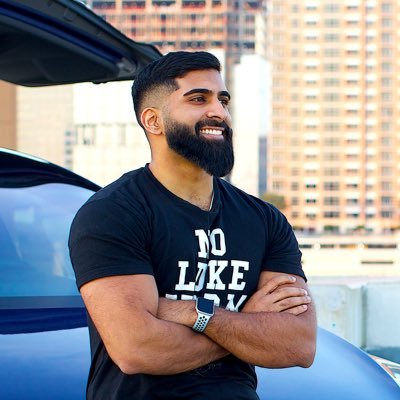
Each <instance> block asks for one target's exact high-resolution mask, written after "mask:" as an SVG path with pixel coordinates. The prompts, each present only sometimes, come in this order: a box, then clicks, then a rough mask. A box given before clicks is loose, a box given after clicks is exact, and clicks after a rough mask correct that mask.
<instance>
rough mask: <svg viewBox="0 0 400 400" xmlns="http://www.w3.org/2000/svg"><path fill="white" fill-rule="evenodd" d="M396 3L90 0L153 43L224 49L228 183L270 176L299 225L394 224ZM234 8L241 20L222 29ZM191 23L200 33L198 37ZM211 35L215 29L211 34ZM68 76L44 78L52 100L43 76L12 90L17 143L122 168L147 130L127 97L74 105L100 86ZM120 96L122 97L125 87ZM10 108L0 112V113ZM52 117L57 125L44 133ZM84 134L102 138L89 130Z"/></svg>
mask: <svg viewBox="0 0 400 400" xmlns="http://www.w3.org/2000/svg"><path fill="white" fill-rule="evenodd" d="M398 3H399V2H398V1H372V0H364V1H361V0H358V1H356V0H341V1H335V2H320V1H316V0H305V1H303V2H301V3H299V2H298V1H289V0H287V1H286V0H285V1H283V0H280V1H279V0H270V1H263V2H251V1H247V2H230V1H215V0H208V1H200V0H199V1H190V2H189V1H185V0H181V1H172V0H171V1H158V0H146V1H125V0H116V1H108V0H107V1H106V0H98V1H89V2H88V4H89V5H91V6H92V8H93V9H94V10H95V11H96V12H97V13H99V14H101V15H102V16H103V17H104V18H105V19H106V20H107V21H109V22H110V23H113V24H114V25H115V26H116V27H117V28H118V29H121V30H122V31H123V32H124V33H126V34H129V36H130V37H131V38H133V39H135V40H137V41H142V40H146V41H147V42H151V43H155V44H158V45H159V46H160V48H161V50H164V51H167V50H178V49H180V47H178V46H182V47H184V48H186V49H188V50H197V49H203V47H204V46H206V45H211V44H214V45H216V44H218V45H219V46H220V47H217V48H213V49H210V48H204V49H206V50H212V51H214V52H216V54H217V56H218V57H219V58H221V59H222V62H223V64H224V73H226V76H225V78H226V80H229V79H230V80H231V86H230V87H229V89H230V90H231V91H232V92H233V99H234V101H235V102H236V103H232V112H233V114H234V118H235V119H234V127H235V135H236V142H237V143H236V152H237V160H238V162H237V167H236V170H235V171H234V174H233V175H232V183H234V184H236V185H238V186H241V187H242V188H243V189H245V190H247V191H249V192H250V193H252V194H255V195H262V194H263V192H264V189H265V188H266V187H267V191H268V192H272V193H276V194H278V195H281V196H283V197H284V198H285V201H286V205H287V207H286V209H284V210H283V211H284V213H285V214H286V215H287V217H288V219H289V221H290V222H291V223H292V225H293V226H294V228H295V229H296V230H298V231H302V232H305V233H307V232H308V233H313V232H315V233H322V232H326V233H335V232H336V233H339V232H340V233H352V232H353V231H354V230H356V231H357V230H358V232H368V231H371V230H372V231H374V232H375V233H388V232H391V231H393V230H395V229H396V228H398V227H399V226H400V211H399V210H400V206H399V205H400V203H399V201H400V199H399V193H400V180H399V179H398V178H397V176H398V175H399V174H398V172H399V167H400V152H399V148H400V144H399V141H400V137H399V136H398V134H397V130H398V128H399V123H398V122H397V119H398V116H399V115H398V113H399V112H398V110H397V107H396V104H397V100H398V95H399V94H398V93H397V92H398V88H399V83H398V80H397V77H396V75H397V73H398V67H397V64H396V58H397V55H398V49H397V47H396V46H395V43H396V38H397V36H398V33H397V25H398V24H397V23H396V21H397V20H395V19H394V17H393V16H394V15H396V11H397V10H398V8H399V4H398ZM243 10H245V12H244V11H243ZM242 11H243V12H242ZM238 13H239V14H240V18H236V16H237V15H238ZM133 15H136V17H135V18H132V16H133ZM193 15H195V16H196V17H195V18H193V17H192V16H193ZM221 15H223V18H222V17H221ZM163 16H164V17H163ZM139 17H140V18H139ZM221 18H222V20H221ZM219 20H221V21H224V23H223V27H218V29H217V32H219V33H218V35H220V36H218V35H217V33H215V35H214V33H213V31H210V32H208V33H209V35H208V39H207V40H208V41H207V40H206V41H204V40H202V39H201V38H203V37H204V35H205V32H207V31H209V30H210V29H211V25H215V27H216V26H217V25H218V26H219V24H218V23H217V21H219ZM160 21H161V22H162V23H160ZM199 21H202V22H199ZM229 21H231V22H232V21H236V22H237V25H236V26H235V27H233V26H231V27H230V29H228V27H227V25H229V24H228V22H229ZM266 22H268V23H266ZM152 24H153V25H152ZM174 24H175V25H174ZM177 24H178V25H179V29H178V26H177ZM174 26H175V28H174ZM145 27H146V29H145ZM245 27H247V28H245ZM266 27H268V31H266ZM232 32H233V34H232ZM244 32H247V33H246V35H244ZM241 34H243V35H244V36H240V35H241ZM140 35H144V36H140ZM152 35H153V36H152ZM185 35H186V36H185ZM230 35H233V36H230ZM160 37H163V38H164V39H168V40H163V41H160V40H159V39H160ZM193 37H195V38H198V41H197V42H196V43H195V42H194V41H193V40H191V39H190V38H193ZM217 37H219V38H220V39H221V40H211V38H214V39H216V38H217ZM216 42H219V43H216ZM235 43H236V44H235ZM239 43H241V44H240V45H239ZM245 43H247V45H244V44H245ZM267 43H268V46H267ZM191 46H192V47H191ZM239 50H240V51H241V52H242V53H239ZM246 57H247V58H246ZM264 73H265V76H264V75H263V74H264ZM235 74H236V77H237V78H236V81H235V80H234V76H235ZM261 78H262V79H261ZM2 87H3V86H2ZM66 88H67V89H66V90H63V89H62V88H60V89H57V88H48V91H47V95H46V96H47V97H48V99H47V101H48V102H49V103H51V104H53V105H54V104H57V103H62V104H63V107H60V108H59V109H58V111H57V112H48V111H47V106H46V102H45V101H44V100H41V98H40V97H39V94H40V91H42V89H40V90H38V89H27V88H18V89H17V90H16V94H15V93H14V97H15V98H16V100H15V104H18V107H17V108H16V109H17V111H16V120H17V122H18V123H16V124H15V126H16V127H15V126H14V125H13V124H12V121H11V124H10V118H9V116H10V111H8V114H7V115H8V117H7V118H8V120H7V121H9V122H8V126H9V127H11V130H13V129H14V130H16V131H17V132H18V135H17V137H16V138H15V137H14V139H15V147H16V148H17V149H19V150H22V151H27V152H31V153H34V154H37V155H39V156H42V157H44V158H48V159H50V160H51V161H53V162H57V163H60V164H62V165H64V166H66V167H68V168H72V169H74V170H76V172H78V173H81V174H83V175H86V176H87V175H88V174H89V175H88V176H87V177H88V178H92V179H93V176H96V175H91V174H96V173H97V174H98V175H99V176H101V177H102V178H104V180H108V179H111V178H115V177H116V174H117V173H119V172H118V171H120V170H121V171H122V170H124V169H126V170H128V169H132V168H134V167H136V166H138V163H142V162H143V158H142V155H143V154H144V151H143V146H144V145H146V143H145V142H143V141H142V142H140V143H139V142H137V137H138V135H141V133H140V132H139V131H140V129H139V127H138V126H137V124H136V122H135V121H134V116H133V113H131V111H128V112H129V114H127V115H129V118H130V119H128V117H127V116H124V117H118V118H115V120H114V121H112V118H111V119H110V118H108V119H107V121H104V114H105V113H104V111H102V112H98V114H99V120H98V121H97V122H96V121H94V120H93V117H91V118H90V121H89V120H86V121H85V119H84V118H78V119H76V118H75V115H76V112H74V111H73V110H75V109H77V108H78V109H79V107H76V106H75V105H74V104H75V103H79V104H81V106H80V107H82V109H85V110H88V112H90V115H91V116H92V115H94V114H95V113H96V109H99V110H100V109H101V108H100V107H101V106H99V105H98V103H97V102H98V101H99V100H101V99H100V98H98V97H99V96H97V95H95V97H96V98H94V97H91V96H88V95H87V94H84V93H82V91H81V90H79V88H78V89H70V87H66ZM1 89H2V88H0V96H3V97H2V98H6V97H5V96H9V98H12V96H13V93H12V92H13V91H14V92H15V90H14V88H12V89H11V91H10V90H9V88H7V87H6V89H7V90H8V91H7V90H6V89H2V90H3V91H2V90H1ZM36 90H38V92H36ZM4 91H6V93H5V92H4ZM76 92H81V94H80V95H79V96H80V97H76V95H75V93H76ZM266 92H268V93H266ZM2 93H3V95H2ZM4 93H5V94H4ZM88 93H90V92H88ZM88 98H92V102H93V104H89V103H90V102H88V101H87V99H88ZM42 101H43V104H41V103H42ZM125 101H126V102H129V103H130V100H129V99H128V97H127V98H126V100H125ZM270 102H271V104H270ZM7 104H12V102H11V103H9V102H7ZM10 109H11V114H12V109H13V108H12V107H10ZM27 110H28V111H29V110H31V112H27ZM40 110H45V111H40ZM5 112H6V110H5V109H4V110H3V114H2V115H3V116H2V115H0V120H1V121H5V122H4V123H3V122H2V124H3V126H6V125H5V124H6V119H5V117H4V114H5ZM40 114H42V115H43V120H42V121H39V118H38V116H39V115H40ZM116 114H118V113H116ZM49 128H51V130H52V132H49V133H46V129H49ZM3 129H4V132H5V131H6V130H5V128H3ZM9 130H10V129H8V131H9ZM88 132H89V133H88ZM93 132H94V133H93ZM88 134H90V135H92V134H94V135H95V136H96V137H97V140H96V141H88V140H87V137H86V135H88ZM46 135H49V136H46ZM50 135H51V136H50ZM116 136H118V138H117V137H116ZM2 140H3V145H5V146H7V147H12V146H13V142H12V140H13V139H12V137H11V139H10V136H9V135H8V136H7V139H6V138H5V137H3V138H2ZM10 140H11V141H10ZM4 143H5V144H4ZM46 146H48V149H47V150H45V147H46ZM130 146H131V147H130ZM135 149H136V152H137V153H136V155H135V154H133V153H132V151H134V150H135ZM139 152H140V155H139ZM249 154H251V155H252V156H251V157H250V156H249ZM267 154H268V155H267ZM89 160H90V163H89V162H88V161H89ZM85 162H86V163H87V164H88V167H87V168H86V169H85V167H84V164H85ZM89 164H90V165H89ZM95 164H96V165H98V167H97V168H96V166H95ZM113 165H114V166H117V165H119V166H118V168H119V170H118V171H116V172H115V173H114V172H112V171H111V170H109V172H110V173H109V174H108V175H106V174H105V173H104V171H105V170H106V169H107V168H108V169H110V168H112V166H113ZM102 168H103V169H102ZM235 174H236V176H235ZM93 180H95V181H96V179H93ZM100 183H104V182H100Z"/></svg>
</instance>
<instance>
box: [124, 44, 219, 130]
mask: <svg viewBox="0 0 400 400" xmlns="http://www.w3.org/2000/svg"><path fill="white" fill-rule="evenodd" d="M206 69H215V70H217V71H218V72H221V64H220V62H219V61H218V58H216V57H215V56H214V55H212V54H211V53H208V52H205V51H196V52H189V51H175V52H171V53H168V54H167V55H165V56H163V57H161V58H159V59H158V60H156V61H153V62H152V63H150V64H148V65H147V66H146V67H144V68H143V69H142V70H141V71H140V72H139V74H138V76H137V77H136V79H135V81H134V82H133V85H132V100H133V106H134V109H135V114H136V119H137V121H138V123H139V125H140V126H142V124H141V122H140V114H141V112H142V107H143V102H144V100H145V98H146V96H148V95H149V94H150V93H152V92H153V91H156V90H161V89H164V90H167V91H169V92H170V93H172V92H173V91H174V90H177V89H178V84H177V82H176V78H182V77H184V76H185V75H186V74H187V73H188V72H191V71H201V70H206ZM142 128H143V126H142Z"/></svg>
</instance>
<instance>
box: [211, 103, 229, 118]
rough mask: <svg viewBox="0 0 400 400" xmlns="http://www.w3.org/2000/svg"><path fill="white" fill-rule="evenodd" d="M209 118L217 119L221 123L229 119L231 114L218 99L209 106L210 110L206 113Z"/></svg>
mask: <svg viewBox="0 0 400 400" xmlns="http://www.w3.org/2000/svg"><path fill="white" fill-rule="evenodd" d="M206 117H207V118H217V119H220V120H221V121H225V120H227V119H229V117H230V114H229V111H228V108H227V107H225V106H224V105H223V104H222V103H221V101H220V100H219V99H216V100H214V101H212V102H210V104H209V108H208V109H207V111H206Z"/></svg>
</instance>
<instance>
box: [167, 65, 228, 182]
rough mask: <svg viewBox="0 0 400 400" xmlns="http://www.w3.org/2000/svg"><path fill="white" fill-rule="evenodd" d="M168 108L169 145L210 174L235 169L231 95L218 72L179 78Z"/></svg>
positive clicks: (190, 73) (218, 174) (200, 72)
mask: <svg viewBox="0 0 400 400" xmlns="http://www.w3.org/2000/svg"><path fill="white" fill-rule="evenodd" d="M177 82H178V85H179V89H178V90H176V91H175V92H173V93H172V94H171V95H170V97H169V99H168V102H167V105H166V107H165V109H164V110H163V111H164V115H163V120H164V127H165V135H166V139H167V143H168V145H169V147H170V149H172V150H173V151H175V152H176V153H178V154H179V155H181V156H182V157H184V158H186V159H187V160H189V161H191V162H193V163H194V164H196V165H198V166H199V167H200V168H202V169H203V170H205V171H206V172H207V173H208V174H210V175H213V176H225V175H227V174H229V172H230V171H231V170H232V168H233V163H234V155H233V143H232V129H231V127H230V124H231V117H230V114H229V111H228V103H229V99H230V96H229V93H228V92H227V90H226V88H225V85H224V83H223V81H222V78H221V75H220V74H219V72H218V71H216V70H205V71H192V72H189V73H188V74H187V75H185V77H183V78H179V79H177Z"/></svg>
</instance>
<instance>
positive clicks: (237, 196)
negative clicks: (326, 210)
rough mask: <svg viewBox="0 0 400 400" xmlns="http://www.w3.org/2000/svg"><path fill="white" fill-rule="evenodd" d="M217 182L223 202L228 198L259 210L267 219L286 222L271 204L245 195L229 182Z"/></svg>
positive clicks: (247, 194)
mask: <svg viewBox="0 0 400 400" xmlns="http://www.w3.org/2000/svg"><path fill="white" fill-rule="evenodd" d="M217 182H218V185H219V188H220V191H221V195H222V199H223V200H224V199H226V198H227V197H229V198H230V199H232V200H233V201H237V202H243V203H245V204H246V205H248V206H249V207H251V208H253V209H256V210H259V211H260V212H262V213H263V214H264V215H265V217H266V218H268V219H271V220H275V219H278V220H279V219H283V220H286V217H285V216H284V215H283V213H282V212H281V211H279V210H278V209H277V208H276V207H275V206H274V205H272V204H271V203H268V202H266V201H265V200H262V199H260V198H259V197H256V196H253V195H251V194H249V193H246V192H245V191H243V190H242V189H239V188H238V187H236V186H234V185H232V184H231V183H230V182H227V181H226V180H224V179H218V180H217ZM223 200H222V201H223Z"/></svg>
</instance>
